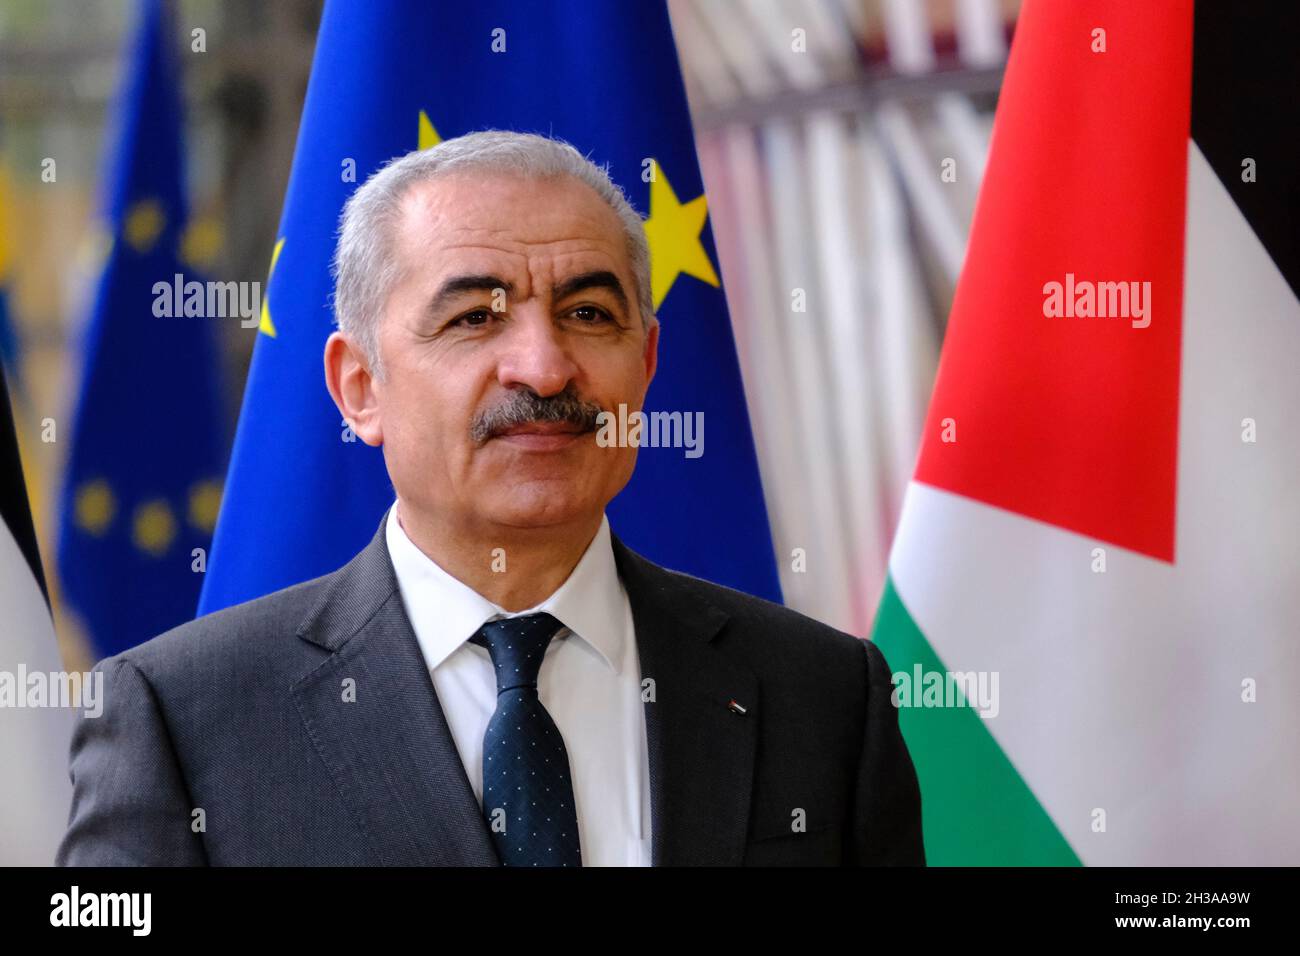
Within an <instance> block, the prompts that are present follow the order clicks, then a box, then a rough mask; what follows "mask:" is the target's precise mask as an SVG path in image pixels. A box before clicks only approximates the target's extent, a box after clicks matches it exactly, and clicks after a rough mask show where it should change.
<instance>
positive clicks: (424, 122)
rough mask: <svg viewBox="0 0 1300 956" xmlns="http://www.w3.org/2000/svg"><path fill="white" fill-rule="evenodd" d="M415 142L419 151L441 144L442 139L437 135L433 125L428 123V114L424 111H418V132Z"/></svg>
mask: <svg viewBox="0 0 1300 956" xmlns="http://www.w3.org/2000/svg"><path fill="white" fill-rule="evenodd" d="M416 142H417V143H419V148H420V149H428V148H429V147H430V146H437V145H438V144H439V143H441V142H442V137H441V136H439V135H438V131H437V130H436V129H434V126H433V123H431V122H430V121H429V114H428V113H426V112H425V111H424V110H420V132H419V136H418V138H417V140H416Z"/></svg>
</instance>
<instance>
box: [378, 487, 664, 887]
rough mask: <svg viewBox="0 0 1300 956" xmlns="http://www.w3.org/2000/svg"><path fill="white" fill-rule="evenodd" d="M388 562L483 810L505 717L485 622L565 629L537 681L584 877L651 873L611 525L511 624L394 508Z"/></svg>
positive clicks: (641, 760)
mask: <svg viewBox="0 0 1300 956" xmlns="http://www.w3.org/2000/svg"><path fill="white" fill-rule="evenodd" d="M385 535H386V537H387V541H388V553H389V555H390V556H391V557H392V561H393V570H394V571H395V572H396V575H397V585H398V589H399V590H400V591H401V595H402V603H403V604H404V605H405V606H406V613H407V616H408V617H409V618H410V619H411V626H412V627H413V628H414V629H415V637H416V640H418V641H419V644H420V651H421V653H422V654H423V655H424V660H425V664H426V665H427V666H428V668H429V672H430V674H431V676H432V678H433V686H434V690H435V691H437V694H438V701H439V703H440V704H441V705H442V710H443V713H444V714H446V716H447V723H448V725H449V726H450V728H451V735H452V738H453V739H454V741H455V743H456V750H457V751H458V752H459V753H460V759H461V762H462V763H463V764H464V765H465V773H466V774H467V775H468V776H469V781H470V784H471V785H472V786H473V787H474V796H475V797H476V798H477V799H478V801H479V805H480V807H481V806H482V804H483V735H484V734H485V733H486V732H487V725H488V721H489V720H490V719H491V717H492V713H493V711H495V710H496V702H497V686H496V673H495V671H494V669H493V667H492V658H491V655H490V654H489V653H488V651H487V648H485V647H479V646H478V645H477V644H471V643H470V642H469V639H470V638H471V637H473V636H474V633H475V632H476V631H477V630H478V629H479V628H480V627H481V626H482V625H483V624H484V623H486V622H487V621H490V620H494V619H496V618H499V617H518V616H521V615H524V614H536V613H539V612H542V611H545V612H547V613H550V614H552V615H554V616H555V617H556V618H557V619H558V620H559V621H560V622H561V623H562V624H564V625H565V626H564V629H563V630H561V631H559V632H558V633H557V634H556V635H555V637H553V638H552V639H551V642H550V644H549V645H547V648H546V654H545V656H544V657H543V658H542V667H541V671H540V673H539V674H538V678H537V689H538V695H539V696H540V697H541V701H542V706H544V707H545V708H546V710H547V711H548V712H549V713H550V715H551V718H552V719H553V720H554V721H555V724H556V726H557V727H559V729H560V734H561V735H562V736H563V737H564V746H565V749H566V750H567V751H568V754H569V772H570V777H571V779H572V780H573V791H574V793H573V799H574V806H575V808H576V810H577V813H578V833H579V839H580V840H581V845H582V863H583V865H584V866H649V865H650V863H651V857H650V784H649V776H650V775H649V758H648V756H647V750H646V732H645V705H644V704H643V703H642V702H641V667H640V658H639V657H638V655H637V648H636V634H635V631H634V628H633V624H632V607H631V605H630V604H629V602H628V599H627V592H626V591H625V590H624V588H623V583H622V581H620V580H619V577H618V569H617V567H616V566H615V564H614V551H613V546H612V545H611V543H610V531H609V519H608V518H607V517H602V519H601V523H600V530H599V531H597V532H596V536H595V537H594V538H593V539H592V540H591V544H590V545H588V546H587V550H586V552H584V553H583V556H582V559H581V560H580V561H579V562H578V564H577V567H575V568H574V569H573V572H572V573H571V574H570V575H569V577H568V579H567V580H566V581H565V582H564V583H563V584H562V585H560V587H559V588H558V589H557V590H556V591H555V593H554V594H552V595H551V596H550V597H549V598H547V599H546V600H545V601H543V602H542V603H541V604H538V605H537V606H536V607H532V608H529V609H528V610H526V611H519V612H518V613H516V614H511V613H508V612H506V611H504V610H502V609H501V608H500V607H499V606H497V605H496V604H494V603H493V602H491V601H489V600H488V599H487V598H485V597H483V595H481V594H479V593H478V592H477V591H475V590H474V589H473V588H471V587H469V585H467V584H465V583H463V582H461V581H459V580H458V579H456V578H454V577H452V576H451V575H450V574H448V573H447V572H446V571H444V570H443V569H442V568H441V567H439V566H438V565H437V564H436V563H435V562H434V561H432V560H431V559H430V558H429V557H428V556H427V555H426V554H425V553H424V552H423V551H421V550H420V549H419V548H417V547H416V546H415V544H414V543H413V542H412V541H411V539H410V538H408V537H407V535H406V532H405V531H404V530H403V528H402V525H401V522H400V521H399V520H398V516H397V506H396V505H394V506H393V508H392V509H391V510H390V511H389V514H388V524H387V527H386V528H385ZM507 560H508V556H507Z"/></svg>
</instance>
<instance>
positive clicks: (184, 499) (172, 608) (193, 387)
mask: <svg viewBox="0 0 1300 956" xmlns="http://www.w3.org/2000/svg"><path fill="white" fill-rule="evenodd" d="M139 14H140V18H139V23H138V26H137V29H136V32H135V34H134V38H133V41H132V44H131V48H130V49H129V51H128V54H127V69H126V74H125V83H124V86H123V90H122V93H121V97H120V102H119V104H118V106H117V113H116V116H115V120H116V123H117V126H118V129H117V133H116V142H115V144H114V146H113V150H112V152H111V154H110V157H109V163H108V178H107V181H106V188H105V190H104V196H103V208H102V212H101V214H102V220H103V223H104V228H105V229H106V230H107V231H108V232H109V234H110V236H111V244H110V245H109V247H108V254H107V259H106V261H105V264H104V269H103V273H102V275H101V276H100V278H99V284H98V287H97V289H96V291H95V298H94V311H93V313H92V315H91V317H90V320H89V322H88V323H87V326H86V329H85V341H84V346H83V363H84V369H83V372H82V382H81V392H80V395H79V397H78V401H77V405H76V412H75V417H74V420H73V423H72V428H73V435H72V445H71V451H70V453H69V460H68V466H67V473H66V476H65V485H64V489H63V494H62V499H61V502H60V507H61V513H60V519H61V526H60V536H59V552H58V567H59V576H60V579H61V581H62V589H63V596H64V599H65V602H66V603H67V605H68V606H69V607H70V608H71V609H72V610H73V611H74V612H76V614H77V615H78V616H79V617H80V618H81V620H82V622H83V623H84V625H85V627H86V629H87V631H88V632H89V635H90V637H91V639H92V640H93V642H94V645H95V646H94V650H95V651H96V652H97V653H98V654H99V655H101V656H103V655H108V654H113V653H116V652H117V651H119V650H121V649H123V648H126V647H130V646H132V645H134V644H138V643H139V642H141V641H143V640H147V639H148V638H150V637H152V636H154V635H156V634H158V633H160V632H161V631H163V630H166V629H167V628H169V627H172V626H174V625H177V624H181V623H183V622H185V621H188V620H190V619H191V618H193V616H194V608H195V606H196V603H197V601H198V598H199V591H200V588H201V586H202V581H203V574H202V571H203V570H204V566H205V564H206V555H207V549H209V548H210V547H211V538H212V531H213V527H214V525H215V522H216V515H217V512H218V510H219V506H220V501H221V474H222V469H223V467H224V464H225V456H224V448H225V428H224V424H223V420H222V413H221V392H220V385H219V379H218V363H219V357H218V352H217V350H216V346H215V330H214V328H213V326H212V323H214V322H217V321H238V319H237V318H231V319H221V318H216V317H213V316H211V315H209V314H207V313H206V312H205V311H204V310H197V311H203V312H204V314H201V315H193V314H191V315H188V316H187V315H185V314H184V313H183V312H182V314H179V315H177V314H169V313H175V311H176V310H175V308H174V306H175V304H176V303H175V301H174V299H175V298H176V297H175V296H173V295H170V294H160V293H159V292H158V291H156V288H155V287H156V286H157V287H158V288H161V287H162V286H163V285H165V286H166V287H167V288H168V289H174V288H176V287H178V283H179V284H180V287H184V283H188V282H195V281H197V280H196V279H195V278H194V277H193V276H192V275H190V274H189V273H187V272H186V270H185V268H183V264H182V262H183V260H182V258H181V255H180V244H181V241H182V239H183V237H184V235H185V226H186V222H187V216H188V209H187V205H186V201H185V189H184V172H183V165H182V162H183V159H182V146H181V110H180V102H179V93H178V83H177V80H178V77H177V71H176V64H175V63H174V61H173V57H172V52H173V51H172V49H171V45H172V38H173V36H174V34H173V33H172V31H171V28H170V22H169V21H168V20H167V18H166V17H165V14H164V10H163V8H162V4H161V3H160V0H144V2H143V3H142V4H141V6H140V10H139ZM177 276H183V277H184V278H183V280H177V278H176V277H177ZM203 298H204V300H205V302H206V297H203ZM160 305H161V308H160ZM159 313H163V314H159ZM196 549H203V551H201V552H198V553H196Z"/></svg>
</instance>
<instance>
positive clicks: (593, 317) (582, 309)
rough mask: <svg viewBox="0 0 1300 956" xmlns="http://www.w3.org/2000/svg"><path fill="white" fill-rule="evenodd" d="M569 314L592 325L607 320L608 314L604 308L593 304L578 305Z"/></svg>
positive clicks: (608, 318)
mask: <svg viewBox="0 0 1300 956" xmlns="http://www.w3.org/2000/svg"><path fill="white" fill-rule="evenodd" d="M569 314H570V315H572V316H574V317H575V318H577V319H578V320H579V321H580V322H583V323H584V324H589V325H594V324H595V323H597V322H608V321H609V320H610V315H609V313H608V312H606V311H605V310H604V309H598V308H596V306H594V305H580V306H578V307H577V308H576V309H574V310H573V311H572V312H570V313H569Z"/></svg>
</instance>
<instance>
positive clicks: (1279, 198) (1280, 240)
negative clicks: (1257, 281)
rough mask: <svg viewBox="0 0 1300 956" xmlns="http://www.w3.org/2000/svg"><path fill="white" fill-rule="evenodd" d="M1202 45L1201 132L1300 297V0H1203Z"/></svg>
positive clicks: (1195, 87) (1198, 44)
mask: <svg viewBox="0 0 1300 956" xmlns="http://www.w3.org/2000/svg"><path fill="white" fill-rule="evenodd" d="M1192 49H1193V53H1192V139H1194V140H1195V141H1196V145H1198V146H1199V147H1200V148H1201V152H1202V153H1204V154H1205V158H1206V159H1207V160H1208V161H1209V163H1210V166H1211V167H1213V169H1214V172H1215V174H1216V175H1217V176H1218V177H1219V180H1220V181H1221V182H1222V183H1223V185H1224V186H1225V187H1226V188H1227V190H1228V192H1229V193H1230V194H1231V195H1232V198H1233V200H1234V201H1235V202H1236V204H1237V208H1238V209H1240V210H1241V212H1242V215H1244V216H1245V217H1246V221H1247V222H1249V223H1250V225H1251V228H1252V229H1254V231H1255V235H1257V236H1258V237H1259V240H1260V242H1261V243H1263V245H1264V248H1265V249H1267V250H1268V254H1269V256H1270V257H1272V259H1273V262H1274V263H1276V264H1277V267H1278V269H1279V270H1280V271H1281V273H1282V275H1283V276H1284V277H1285V278H1286V281H1287V283H1288V284H1289V285H1290V286H1291V291H1292V292H1294V293H1295V294H1296V297H1297V298H1300V228H1297V225H1296V224H1297V223H1300V52H1298V51H1300V4H1298V3H1296V2H1295V0H1285V2H1265V0H1232V2H1228V3H1225V2H1223V0H1197V2H1196V21H1195V25H1194V27H1193V34H1192ZM1247 158H1249V159H1253V160H1255V164H1256V168H1255V176H1256V181H1255V182H1243V181H1242V161H1243V160H1245V159H1247Z"/></svg>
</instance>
